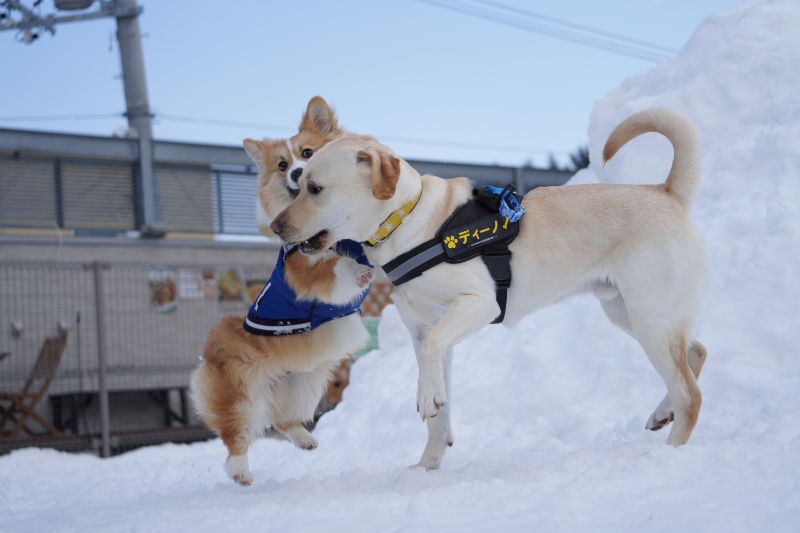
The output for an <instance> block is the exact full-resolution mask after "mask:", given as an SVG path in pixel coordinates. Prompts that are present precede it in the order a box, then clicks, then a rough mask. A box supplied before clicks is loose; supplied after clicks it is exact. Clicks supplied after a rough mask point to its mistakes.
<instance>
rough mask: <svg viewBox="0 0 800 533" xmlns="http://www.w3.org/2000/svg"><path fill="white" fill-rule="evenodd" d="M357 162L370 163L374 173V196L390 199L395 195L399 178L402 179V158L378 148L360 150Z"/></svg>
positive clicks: (371, 170)
mask: <svg viewBox="0 0 800 533" xmlns="http://www.w3.org/2000/svg"><path fill="white" fill-rule="evenodd" d="M356 162H358V163H367V164H369V168H370V172H371V173H372V196H374V197H375V198H377V199H378V200H388V199H389V198H391V197H392V196H394V190H395V188H396V187H397V180H398V179H400V158H398V157H397V156H395V155H393V154H390V153H387V152H385V151H382V150H379V149H376V148H367V149H365V150H360V151H359V152H358V154H356Z"/></svg>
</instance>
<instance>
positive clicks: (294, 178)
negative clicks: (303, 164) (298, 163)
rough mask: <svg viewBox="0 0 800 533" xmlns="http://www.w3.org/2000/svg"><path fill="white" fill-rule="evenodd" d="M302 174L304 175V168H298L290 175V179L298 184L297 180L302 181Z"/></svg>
mask: <svg viewBox="0 0 800 533" xmlns="http://www.w3.org/2000/svg"><path fill="white" fill-rule="evenodd" d="M302 173H303V169H302V168H296V169H294V170H292V173H291V174H290V177H291V178H292V181H293V182H295V183H297V180H299V179H300V175H301V174H302Z"/></svg>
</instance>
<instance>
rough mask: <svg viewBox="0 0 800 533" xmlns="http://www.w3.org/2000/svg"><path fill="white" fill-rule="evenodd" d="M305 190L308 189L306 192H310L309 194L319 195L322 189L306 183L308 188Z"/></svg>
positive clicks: (314, 184)
mask: <svg viewBox="0 0 800 533" xmlns="http://www.w3.org/2000/svg"><path fill="white" fill-rule="evenodd" d="M307 188H308V192H310V193H311V194H319V193H321V192H322V187H320V186H319V185H317V184H316V183H311V182H308V187H307Z"/></svg>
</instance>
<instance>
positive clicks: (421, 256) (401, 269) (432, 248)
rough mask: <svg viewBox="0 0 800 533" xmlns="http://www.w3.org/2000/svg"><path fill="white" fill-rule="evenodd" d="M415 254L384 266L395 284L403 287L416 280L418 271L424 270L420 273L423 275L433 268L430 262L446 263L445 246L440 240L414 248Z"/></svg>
mask: <svg viewBox="0 0 800 533" xmlns="http://www.w3.org/2000/svg"><path fill="white" fill-rule="evenodd" d="M417 250H419V251H417ZM413 252H414V253H413V254H412V255H411V256H410V257H406V255H405V254H403V255H401V256H400V257H398V258H396V259H394V260H393V261H391V262H389V263H386V265H384V266H383V270H384V271H385V272H386V276H388V278H389V280H390V281H391V282H392V283H393V284H395V285H401V284H402V283H405V282H406V281H408V280H409V279H413V278H415V277H416V275H415V273H416V271H417V270H419V269H422V270H421V271H420V274H421V273H422V271H424V270H427V269H428V268H430V267H431V266H433V265H430V266H428V265H427V263H428V262H430V261H432V260H434V259H437V258H440V259H439V261H436V264H439V263H441V262H442V261H444V258H445V254H444V246H442V243H441V242H439V239H431V240H430V241H427V242H425V243H423V244H422V245H421V246H418V247H416V248H414V250H413ZM398 260H399V261H398ZM387 269H388V270H387ZM409 276H410V277H409ZM406 277H408V279H404V278H406Z"/></svg>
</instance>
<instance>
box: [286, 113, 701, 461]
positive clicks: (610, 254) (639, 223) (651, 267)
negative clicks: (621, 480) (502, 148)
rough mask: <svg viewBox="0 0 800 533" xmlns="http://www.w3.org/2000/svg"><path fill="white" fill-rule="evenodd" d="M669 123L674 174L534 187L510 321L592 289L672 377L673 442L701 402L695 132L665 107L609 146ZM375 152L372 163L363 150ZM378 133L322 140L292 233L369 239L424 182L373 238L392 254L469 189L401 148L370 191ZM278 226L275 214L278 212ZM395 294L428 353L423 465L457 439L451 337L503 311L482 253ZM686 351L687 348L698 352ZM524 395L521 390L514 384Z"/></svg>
mask: <svg viewBox="0 0 800 533" xmlns="http://www.w3.org/2000/svg"><path fill="white" fill-rule="evenodd" d="M648 131H654V132H659V133H661V134H663V135H664V136H666V137H667V139H668V140H669V141H670V142H671V143H672V145H673V147H674V158H673V164H672V167H671V170H670V173H669V177H668V178H667V181H666V183H664V184H660V185H605V184H596V185H574V186H561V187H542V188H539V189H536V190H534V191H532V192H530V193H528V194H527V195H525V197H524V199H523V205H524V206H525V209H526V213H527V214H526V215H525V216H524V217H523V218H522V219H521V222H520V232H519V235H518V237H517V238H516V240H514V242H513V243H512V244H511V245H510V246H509V250H510V251H511V254H512V255H511V270H512V272H513V282H512V283H511V287H510V289H509V291H508V305H507V308H506V315H505V322H504V323H505V324H506V325H508V326H513V325H514V324H515V323H517V322H518V321H520V320H521V319H522V318H523V317H525V316H526V315H528V314H530V313H531V312H534V311H536V310H538V309H541V308H543V307H545V306H548V305H550V304H552V303H555V302H557V301H559V300H561V299H563V298H565V297H568V296H570V295H573V294H576V293H581V292H592V293H593V294H595V295H596V296H597V297H598V299H600V303H601V306H602V308H603V311H604V312H605V313H606V315H607V316H608V318H609V319H610V320H611V322H612V323H614V324H615V325H617V326H618V327H620V328H622V329H623V330H625V331H626V332H627V333H629V334H630V335H631V336H633V337H634V338H635V339H636V340H637V341H638V342H639V344H640V345H641V347H642V348H643V350H644V352H645V353H646V355H647V357H648V358H649V360H650V361H651V363H652V364H653V367H654V368H655V369H656V371H657V372H658V373H659V375H660V376H661V378H662V379H663V381H664V383H665V385H666V388H667V397H665V399H664V401H662V402H661V404H660V405H659V406H658V407H657V408H656V410H655V411H653V413H652V415H651V416H650V419H649V420H648V422H647V424H646V427H647V428H648V429H659V428H660V427H663V426H664V425H666V424H667V423H668V422H669V419H670V418H671V417H672V415H673V413H674V420H675V423H674V425H673V426H672V429H671V431H670V434H669V436H668V438H667V442H668V443H669V444H673V445H681V444H683V443H685V442H686V441H687V440H688V439H689V437H690V436H691V433H692V430H693V428H694V425H695V423H696V422H697V418H698V413H699V409H700V406H701V403H702V397H701V395H700V390H699V388H698V386H697V381H696V379H697V375H699V372H700V369H701V368H702V364H703V361H704V360H705V350H704V349H703V348H702V345H700V344H699V343H698V342H697V341H695V340H693V339H691V327H692V324H693V321H694V313H695V309H696V307H697V305H698V301H699V298H700V296H701V294H702V292H703V289H704V287H705V281H706V258H705V252H704V249H703V244H702V240H701V239H700V237H699V235H698V234H697V232H696V230H695V228H694V227H693V225H692V223H691V221H690V219H689V216H688V206H689V204H690V202H691V197H692V194H693V193H694V191H695V190H696V188H697V184H698V183H699V180H700V173H699V170H700V169H699V163H698V161H699V157H698V152H697V136H696V134H695V132H694V129H693V127H692V126H691V124H690V123H689V122H688V120H686V119H685V118H684V117H682V116H680V115H678V114H677V113H674V112H672V111H670V110H667V109H651V110H647V111H643V112H641V113H637V114H636V115H633V116H632V117H630V118H629V119H627V120H626V121H624V122H623V123H622V124H620V126H618V127H617V128H616V129H615V130H614V132H613V133H612V134H611V136H610V138H609V141H608V145H607V147H606V150H605V155H606V157H611V156H613V155H614V153H616V152H617V151H618V150H619V149H620V148H621V147H622V146H623V145H624V144H625V143H626V142H627V141H629V140H631V139H632V138H634V137H635V136H637V135H639V134H641V133H645V132H648ZM362 152H366V153H369V154H372V155H371V159H370V161H371V162H372V164H371V166H370V167H366V166H365V165H363V164H362V163H359V162H358V158H359V157H360V155H361V154H362ZM393 155H394V154H393V152H392V151H391V149H390V148H388V147H386V146H383V145H382V144H380V143H378V142H377V141H375V140H374V139H364V138H357V137H355V136H352V137H348V136H345V137H342V138H339V139H337V140H335V141H333V142H331V143H330V144H328V145H327V146H326V147H325V148H323V149H322V150H321V151H320V153H319V154H317V156H315V158H314V160H312V161H311V162H310V163H309V165H308V166H307V168H306V169H305V171H304V173H305V174H307V175H308V177H309V178H308V179H311V178H312V177H313V179H314V181H315V183H316V184H318V185H319V186H320V187H322V188H323V190H322V192H321V193H320V194H317V195H311V194H307V193H306V192H304V191H302V190H301V192H300V194H299V196H298V198H297V199H296V200H295V201H294V202H293V203H292V204H291V205H290V206H289V207H288V208H287V209H286V210H284V212H283V213H281V214H280V215H279V216H278V218H277V219H276V220H278V221H280V226H281V231H280V234H281V237H282V238H283V239H285V240H286V241H288V242H301V241H304V240H306V239H308V238H310V237H311V236H313V235H315V234H318V233H320V232H323V231H325V232H327V233H326V235H327V236H328V238H329V239H331V240H332V241H336V240H340V239H358V240H365V239H366V238H368V237H369V236H370V235H372V234H373V233H374V231H375V230H376V228H377V227H378V225H379V224H380V223H381V222H382V221H383V220H385V219H386V217H387V216H388V214H389V213H391V212H392V211H393V210H395V209H397V208H399V207H400V206H401V205H403V204H404V203H405V202H407V201H408V200H409V199H410V198H414V197H415V195H420V191H421V196H420V197H419V198H420V199H419V202H418V203H417V206H416V207H415V208H414V210H413V212H412V213H411V214H410V215H408V216H407V217H406V218H405V220H404V221H403V223H402V224H400V225H399V226H398V227H397V228H396V229H395V230H394V232H393V233H392V234H391V236H390V237H389V238H387V239H385V240H384V241H383V242H381V243H379V244H378V245H376V246H374V247H371V248H368V249H367V250H366V251H367V254H368V255H369V257H370V259H371V261H372V262H373V263H375V264H386V263H387V262H388V261H390V260H392V259H394V258H396V257H398V256H399V255H401V254H402V253H404V252H406V251H408V250H410V249H411V248H413V247H415V246H417V245H419V244H421V243H423V242H425V241H426V240H428V239H430V238H431V237H433V235H434V234H435V233H436V232H437V230H438V228H439V225H440V223H441V221H442V219H443V218H444V217H447V216H449V215H450V214H451V213H452V212H453V210H454V209H455V207H457V206H458V205H460V204H461V203H463V202H465V201H466V200H467V199H468V198H470V196H471V190H470V189H471V187H470V186H469V184H468V183H467V182H466V181H464V180H461V181H459V180H450V181H448V180H444V179H441V178H438V177H436V176H430V175H426V176H420V175H419V173H418V172H416V170H414V168H413V167H411V166H410V165H408V163H406V162H404V161H402V160H400V176H399V178H398V179H397V181H396V183H395V184H394V193H393V195H392V196H391V197H389V198H387V199H379V198H377V196H376V195H374V194H372V190H371V185H372V180H373V179H374V176H375V175H376V173H378V170H376V165H375V163H374V162H375V161H376V160H378V159H379V158H381V157H392V156H393ZM276 226H277V225H276ZM392 299H393V301H394V302H395V304H396V305H397V308H398V310H399V312H400V314H401V316H402V319H403V323H404V324H405V325H406V326H407V327H408V328H409V330H410V331H411V334H412V338H413V339H414V342H415V352H416V355H417V362H418V365H419V378H418V383H417V409H418V411H419V413H420V415H421V416H422V418H423V420H425V421H426V422H427V424H428V443H427V445H426V447H425V451H424V452H423V454H422V457H421V458H420V462H419V465H420V466H424V467H425V468H438V466H439V465H440V463H441V461H442V458H443V456H444V451H445V450H446V449H447V447H448V445H449V443H450V442H452V429H451V428H450V422H449V421H450V403H449V398H450V392H449V379H450V378H449V377H448V376H449V370H448V368H449V364H450V363H449V361H450V359H451V357H450V355H449V354H451V353H452V347H453V346H454V345H455V344H456V343H458V342H460V341H461V340H463V339H465V338H466V337H468V336H469V335H472V334H473V333H474V332H475V331H478V330H479V329H480V328H481V327H482V326H484V325H486V324H488V323H489V322H491V321H492V320H493V319H494V318H495V317H497V315H498V313H499V307H498V304H497V301H496V295H495V284H494V281H493V280H492V278H491V276H490V275H489V271H488V269H487V267H486V265H485V264H484V263H483V262H482V261H478V260H471V261H465V262H463V263H459V264H449V263H441V264H438V265H436V266H434V267H432V268H431V269H429V270H427V271H426V272H425V274H424V275H422V276H420V277H417V278H415V279H413V280H411V281H409V282H408V283H405V284H403V285H401V286H399V287H396V288H395V291H394V292H393V294H392ZM687 350H688V351H687ZM503 393H505V394H508V395H509V397H510V398H513V394H514V393H513V391H504V392H503Z"/></svg>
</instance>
